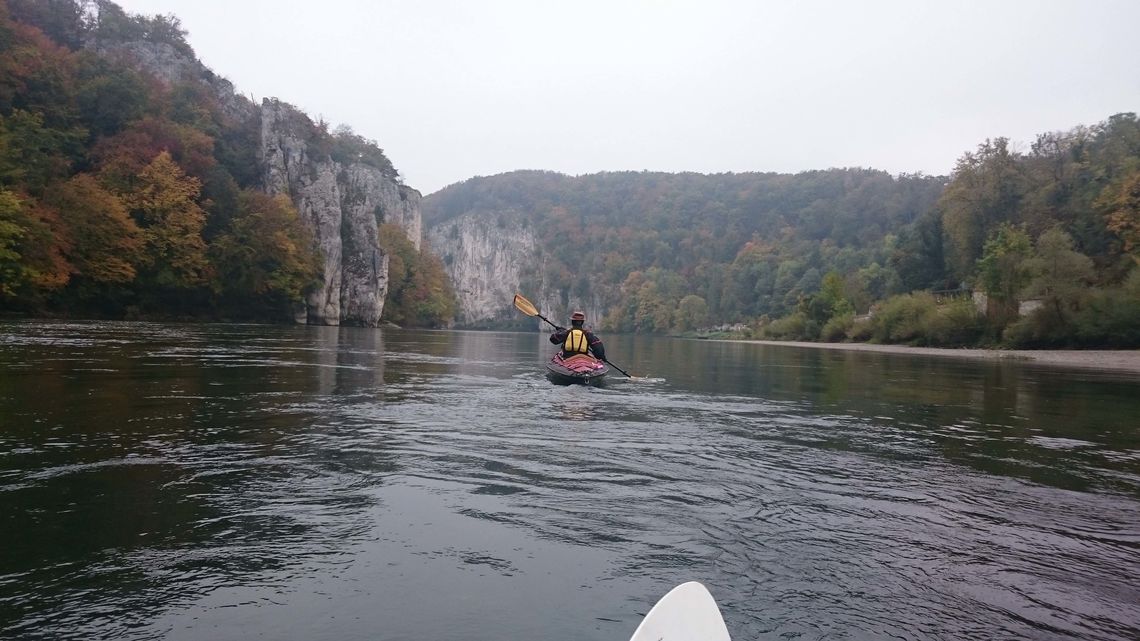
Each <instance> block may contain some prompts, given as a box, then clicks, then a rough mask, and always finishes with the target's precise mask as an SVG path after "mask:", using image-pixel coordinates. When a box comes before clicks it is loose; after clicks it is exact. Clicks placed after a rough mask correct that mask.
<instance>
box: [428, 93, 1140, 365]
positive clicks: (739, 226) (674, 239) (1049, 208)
mask: <svg viewBox="0 0 1140 641" xmlns="http://www.w3.org/2000/svg"><path fill="white" fill-rule="evenodd" d="M1138 208H1140V122H1138V120H1137V118H1136V115H1135V114H1132V113H1127V114H1120V115H1116V116H1113V117H1112V118H1110V119H1108V120H1107V121H1105V122H1103V123H1100V124H1098V125H1095V126H1092V127H1078V128H1076V129H1073V130H1071V131H1068V132H1055V133H1048V134H1043V135H1041V136H1039V137H1038V139H1037V140H1036V141H1035V142H1034V144H1033V145H1032V146H1031V148H1030V149H1029V150H1028V151H1026V152H1017V151H1015V150H1014V149H1011V146H1010V144H1009V142H1008V141H1007V140H1005V139H1000V138H999V139H995V140H989V141H986V142H984V143H982V144H981V145H979V146H978V148H977V149H976V150H975V151H972V152H969V153H966V154H964V155H963V156H962V158H961V159H960V161H959V163H958V165H957V167H956V168H955V170H954V172H953V174H952V175H951V176H950V177H949V178H941V177H928V176H922V175H903V176H898V177H892V176H890V175H888V174H886V173H883V172H879V171H873V170H868V169H832V170H826V171H812V172H805V173H801V174H796V175H778V174H720V175H711V176H708V175H697V174H660V173H644V172H643V173H632V172H630V173H603V174H594V175H587V176H579V177H568V176H564V175H560V174H554V173H549V172H514V173H509V174H503V175H498V176H492V177H485V178H482V177H481V178H474V179H471V180H468V181H466V182H464V183H460V184H457V185H452V186H450V187H448V188H446V189H444V190H442V191H441V192H439V193H437V194H434V195H432V196H430V197H429V198H427V199H426V200H425V204H424V215H425V222H426V224H428V225H429V226H431V227H433V228H434V229H435V230H436V231H437V232H438V233H439V234H440V236H441V237H444V238H446V237H447V235H448V234H449V233H452V234H454V233H457V231H456V229H455V228H454V227H451V228H449V221H451V220H452V219H455V218H457V217H459V216H472V215H474V216H478V217H481V218H483V219H485V223H486V224H487V225H496V224H497V225H500V226H504V225H507V224H508V223H507V221H508V219H511V217H512V216H519V215H521V216H522V219H523V225H526V226H529V227H530V228H531V229H532V230H533V232H534V234H535V236H536V237H537V238H538V244H539V245H540V254H541V255H540V256H539V257H538V258H537V259H536V260H535V266H534V269H533V271H532V272H531V275H530V276H528V277H526V278H523V279H522V280H523V282H521V283H520V287H522V288H523V289H525V290H532V291H534V290H539V289H543V288H553V289H561V296H562V299H563V300H564V301H583V300H591V299H593V300H598V299H600V300H602V301H603V303H602V308H603V310H604V312H605V316H604V320H603V321H602V322H601V323H600V326H601V327H602V328H604V329H608V330H617V331H635V332H656V333H676V332H684V331H688V330H693V329H697V328H702V327H707V326H711V325H720V324H725V323H747V324H749V325H751V326H752V331H753V333H754V334H755V335H766V336H772V337H780V338H797V339H807V340H817V339H820V338H823V339H827V340H846V339H849V338H854V339H866V338H874V339H877V340H882V341H905V342H918V343H922V342H926V343H931V344H966V343H977V342H989V343H995V342H999V341H1001V340H1007V341H1011V342H1014V343H1017V344H1027V345H1028V344H1065V345H1079V344H1089V345H1093V344H1095V345H1129V344H1136V343H1137V342H1138V340H1140V339H1138V337H1137V332H1136V330H1135V329H1133V330H1130V329H1129V323H1131V324H1132V326H1140V311H1138V310H1137V309H1136V305H1140V290H1138V289H1137V287H1138V285H1140V275H1138V272H1137V270H1136V269H1135V263H1136V260H1137V256H1140V238H1138V236H1137V233H1138V230H1140V223H1138V222H1137V215H1138V214H1137V212H1138ZM448 259H449V257H448V256H446V255H445V261H446V260H448ZM1062 262H1064V263H1065V264H1066V265H1068V266H1067V267H1066V268H1064V269H1058V268H1057V265H1059V264H1061V263H1062ZM1062 281H1064V282H1062ZM920 291H926V292H936V294H928V295H927V298H922V296H921V295H918V298H917V299H916V298H915V297H904V298H903V299H900V301H901V302H900V301H895V300H888V299H891V298H892V297H895V296H899V295H903V294H909V293H910V292H920ZM974 292H977V293H979V294H981V293H985V294H988V295H989V299H990V300H989V302H988V304H987V305H986V307H987V308H988V314H987V315H986V317H984V318H983V317H982V316H979V315H978V314H976V313H974V312H972V311H970V310H975V309H977V307H978V305H977V303H976V302H975V301H974V300H971V298H970V296H971V294H973V293H974ZM963 300H965V301H966V302H965V304H963V303H962V301H963ZM979 300H980V299H979ZM1026 300H1033V301H1036V302H1037V303H1038V307H1037V311H1036V312H1032V313H1030V312H1029V311H1028V310H1027V312H1026V314H1027V315H1026V316H1025V317H1023V318H1020V320H1019V317H1018V311H1017V310H1018V306H1019V305H1018V304H1019V303H1020V302H1023V301H1026ZM955 301H957V302H955ZM907 305H910V307H907V309H905V310H903V309H899V308H900V306H902V307H906V306H907ZM1011 308H1012V311H1011ZM879 311H887V312H890V313H887V314H878V313H876V312H879ZM869 313H871V315H872V316H874V318H875V320H863V321H862V322H861V323H857V322H856V318H857V317H859V316H865V315H867V314H869ZM1133 314H1136V315H1133ZM887 319H894V320H893V321H891V322H892V323H894V325H889V326H888V325H884V323H886V322H887ZM1082 324H1084V325H1088V326H1087V327H1083V329H1082V328H1081V326H1082ZM1007 329H1008V330H1009V331H1006V330H1007Z"/></svg>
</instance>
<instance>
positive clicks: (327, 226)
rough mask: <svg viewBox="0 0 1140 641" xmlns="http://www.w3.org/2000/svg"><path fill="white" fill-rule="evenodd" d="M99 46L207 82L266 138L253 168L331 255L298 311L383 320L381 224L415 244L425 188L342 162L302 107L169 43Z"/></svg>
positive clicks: (305, 316)
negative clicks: (257, 95)
mask: <svg viewBox="0 0 1140 641" xmlns="http://www.w3.org/2000/svg"><path fill="white" fill-rule="evenodd" d="M93 48H95V49H96V50H97V51H99V52H100V53H102V54H103V55H107V56H113V57H116V58H119V59H121V60H126V61H128V62H130V63H132V64H133V65H134V66H136V67H137V68H140V69H143V70H145V71H147V72H149V73H150V74H152V75H153V76H154V77H155V78H157V79H158V80H160V81H162V82H164V83H166V84H176V83H186V82H190V83H200V84H203V85H205V86H207V87H208V88H209V89H210V91H211V92H212V93H213V95H214V96H216V97H217V99H218V104H219V105H220V106H221V109H222V111H223V113H224V114H225V115H226V116H227V117H228V118H229V119H232V120H233V121H234V123H235V126H238V127H243V128H248V129H249V131H250V133H251V134H252V135H251V138H252V139H253V140H258V141H259V148H258V149H257V157H258V159H259V164H260V166H259V167H258V168H257V171H256V172H254V173H255V174H260V175H261V176H262V179H263V183H264V185H263V186H264V188H265V190H266V191H267V192H269V193H271V194H287V195H288V196H289V197H290V198H291V199H292V201H293V203H294V204H295V205H296V207H297V209H298V211H299V212H300V213H301V216H302V218H303V220H304V221H305V223H306V224H307V225H308V226H309V228H310V229H311V230H312V232H313V236H314V238H315V240H316V243H317V246H318V249H319V250H320V252H321V255H322V258H323V260H324V269H323V270H322V274H321V277H320V285H319V287H318V288H317V289H316V290H315V291H314V292H313V293H312V294H311V295H310V296H309V298H308V300H307V301H306V309H305V310H303V312H301V313H299V314H298V317H297V320H298V322H307V323H312V324H321V325H339V324H342V323H343V324H348V325H364V326H375V325H377V324H378V323H379V322H380V315H381V313H382V312H383V310H384V297H385V295H386V293H387V288H388V257H387V256H386V255H385V254H384V252H383V251H382V250H381V248H380V246H379V238H378V234H377V228H378V225H379V224H380V223H395V224H398V225H400V226H401V227H402V228H403V229H404V230H405V232H406V233H407V235H408V238H409V239H410V240H411V241H412V242H413V243H414V244H415V246H416V247H417V248H419V247H420V240H421V236H422V223H421V216H420V200H421V197H420V193H419V192H418V191H416V190H415V189H412V188H411V187H408V186H407V185H404V184H402V183H401V182H400V181H399V179H398V178H397V176H396V173H395V170H394V169H393V168H391V166H390V164H389V165H388V167H386V168H383V167H376V166H373V164H368V163H365V162H352V161H350V160H346V158H345V157H343V156H342V157H341V158H340V161H339V162H338V160H336V159H334V158H333V156H332V155H331V154H330V148H332V147H334V146H335V135H330V134H329V133H328V132H327V131H325V130H324V129H323V128H321V127H318V126H317V125H316V124H315V123H313V122H312V120H310V119H309V117H308V116H306V115H305V114H304V113H302V112H301V111H299V110H298V109H296V108H294V107H292V106H291V105H288V104H286V103H283V102H280V101H278V100H275V99H266V100H263V101H262V104H261V105H260V106H258V105H256V104H255V103H253V102H252V101H250V100H248V99H247V98H245V97H244V96H241V95H239V94H237V93H235V91H234V87H233V85H232V84H231V83H230V82H229V81H227V80H225V79H224V78H221V77H219V76H217V75H215V74H214V73H213V72H212V71H210V70H209V69H208V68H206V67H205V66H204V65H202V64H201V62H199V61H198V60H197V59H196V58H194V57H192V56H187V55H186V54H185V53H183V52H182V51H180V50H179V49H177V48H175V47H172V46H171V45H169V44H167V43H163V42H149V41H132V42H119V43H95V44H94V45H93ZM254 144H257V143H254ZM376 152H377V153H380V152H379V150H376ZM350 157H351V158H356V156H350ZM384 162H385V163H387V161H386V159H385V160H384Z"/></svg>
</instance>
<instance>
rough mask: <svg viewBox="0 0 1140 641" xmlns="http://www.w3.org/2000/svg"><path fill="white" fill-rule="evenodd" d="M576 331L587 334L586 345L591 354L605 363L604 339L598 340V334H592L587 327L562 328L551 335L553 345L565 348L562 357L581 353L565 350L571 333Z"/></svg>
mask: <svg viewBox="0 0 1140 641" xmlns="http://www.w3.org/2000/svg"><path fill="white" fill-rule="evenodd" d="M575 329H580V330H582V332H583V333H585V335H586V345H587V346H588V348H589V351H590V353H591V354H593V355H594V357H595V358H598V359H601V360H603V361H604V360H606V348H605V346H604V345H602V339H600V338H598V335H597V334H595V333H594V332H591V331H590V330H588V329H586V328H585V327H571V328H569V329H567V328H565V327H562V328H559V329H558V330H557V331H555V332H554V333H553V334H551V335H550V342H551V343H554V344H555V345H561V346H562V347H563V349H562V356H564V357H566V356H573V355H574V354H576V353H580V352H572V351H567V350H566V349H565V345H566V337H567V336H569V335H570V332H571V331H572V330H575Z"/></svg>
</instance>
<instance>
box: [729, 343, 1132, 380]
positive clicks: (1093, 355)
mask: <svg viewBox="0 0 1140 641" xmlns="http://www.w3.org/2000/svg"><path fill="white" fill-rule="evenodd" d="M729 342H733V343H756V344H759V345H775V346H785V347H808V348H812V349H838V350H847V351H856V352H880V353H884V354H914V355H919V356H942V357H947V358H973V359H987V360H996V359H1011V360H1018V361H1027V362H1032V363H1039V364H1042V365H1052V366H1057V367H1080V368H1084V369H1099V370H1106V371H1117V372H1131V373H1133V374H1138V375H1140V350H1116V349H1090V350H1076V349H1071V350H1066V349H1041V350H1036V349H948V348H942V347H908V346H906V345H872V344H870V343H806V342H798V341H761V340H733V341H729Z"/></svg>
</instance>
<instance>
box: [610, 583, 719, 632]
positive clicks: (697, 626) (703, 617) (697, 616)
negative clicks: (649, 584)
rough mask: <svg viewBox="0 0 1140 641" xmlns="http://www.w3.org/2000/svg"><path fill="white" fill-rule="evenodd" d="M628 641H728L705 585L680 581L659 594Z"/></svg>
mask: <svg viewBox="0 0 1140 641" xmlns="http://www.w3.org/2000/svg"><path fill="white" fill-rule="evenodd" d="M629 641H730V639H729V636H728V626H726V625H725V624H724V619H723V618H722V617H721V616H720V608H718V607H716V600H715V599H713V596H712V595H711V594H709V591H708V588H706V587H705V586H704V585H702V584H700V583H698V582H696V581H689V582H688V583H682V584H681V585H678V586H677V587H675V588H673V589H672V590H670V591H669V593H668V594H666V595H665V596H663V597H661V600H660V601H658V602H657V605H655V606H653V608H652V609H651V610H650V611H649V613H648V614H646V615H645V618H644V619H642V620H641V625H639V626H637V631H635V632H634V633H633V636H632V637H630V639H629Z"/></svg>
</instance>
